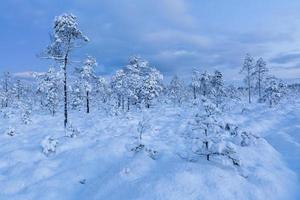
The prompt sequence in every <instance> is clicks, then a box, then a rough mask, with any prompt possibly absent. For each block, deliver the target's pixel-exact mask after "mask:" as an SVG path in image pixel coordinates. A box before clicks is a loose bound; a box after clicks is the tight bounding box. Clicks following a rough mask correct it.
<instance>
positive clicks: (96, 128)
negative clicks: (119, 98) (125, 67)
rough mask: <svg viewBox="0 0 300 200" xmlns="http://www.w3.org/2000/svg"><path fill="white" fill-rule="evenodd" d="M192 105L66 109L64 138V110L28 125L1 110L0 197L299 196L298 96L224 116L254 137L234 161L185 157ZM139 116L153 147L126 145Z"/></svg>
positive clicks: (35, 118) (164, 199) (286, 199)
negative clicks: (49, 148) (52, 144)
mask: <svg viewBox="0 0 300 200" xmlns="http://www.w3.org/2000/svg"><path fill="white" fill-rule="evenodd" d="M194 110H195V108H194V107H191V106H189V105H182V106H180V107H179V106H171V105H169V106H165V105H164V106H155V107H152V108H150V109H147V110H144V111H143V114H141V113H142V112H141V111H139V110H136V111H132V112H130V113H125V114H121V115H119V116H108V115H106V114H104V113H103V112H101V111H94V112H92V113H90V114H85V113H78V112H73V113H71V114H70V116H71V117H70V118H71V121H72V123H73V124H76V127H77V128H78V130H79V131H80V134H78V135H77V136H76V137H73V138H72V137H66V136H65V132H64V129H63V123H62V122H63V114H62V113H58V114H57V115H56V116H55V117H51V116H50V115H49V114H43V113H40V114H39V113H34V114H33V115H32V122H31V123H30V124H28V125H22V124H20V123H17V122H18V121H19V116H18V115H16V114H13V113H11V114H10V116H9V117H6V118H3V117H1V118H0V127H1V128H0V132H1V134H0V147H1V148H0V182H1V184H0V199H3V200H6V199H7V200H14V199H16V200H17V199H18V200H33V199H43V200H46V199H64V200H65V199H107V200H108V199H140V200H146V199H147V200H148V199H149V200H152V199H161V200H168V199H170V200H174V199H180V200H183V199H189V200H190V199H199V200H200V199H201V200H203V199H204V200H205V199H222V200H227V199H228V200H232V199H253V200H259V199H261V200H265V199H270V200H277V199H278V200H297V199H299V198H300V195H299V193H300V183H299V177H300V114H299V113H300V103H299V102H295V103H293V104H290V105H287V104H280V105H278V106H277V107H275V108H268V107H267V106H266V105H264V104H262V105H257V104H253V105H252V106H247V108H246V109H245V108H244V109H242V107H240V106H232V109H230V111H229V112H227V114H226V117H225V119H226V120H227V121H228V122H231V123H235V124H237V125H239V126H240V127H241V128H242V129H244V130H247V131H251V132H252V133H253V134H255V135H257V136H260V138H259V139H257V140H256V141H255V143H254V144H252V145H251V146H249V147H248V146H246V147H243V148H241V149H240V150H239V155H240V156H239V157H240V162H241V164H240V166H234V165H232V164H230V163H225V164H224V163H220V162H217V161H214V160H211V161H207V160H206V159H204V158H198V159H194V160H193V161H187V160H186V159H184V158H183V156H182V152H184V151H185V150H184V146H183V144H184V142H183V137H182V134H183V133H184V132H185V131H186V124H188V123H187V121H189V120H190V119H191V118H192V116H193V113H194ZM242 110H243V112H242ZM142 115H143V116H142ZM143 117H144V118H146V119H147V121H148V123H149V124H151V127H150V128H149V130H148V131H147V132H146V133H145V134H144V136H143V137H144V138H143V140H144V144H145V146H147V148H149V149H152V150H155V153H153V151H152V152H149V151H146V150H142V151H139V152H133V151H131V147H132V146H133V145H134V144H135V142H136V140H137V139H136V137H137V136H138V132H137V127H138V123H139V121H140V120H141V118H143ZM16 124H18V125H16ZM9 127H14V129H15V131H14V133H13V134H12V135H13V136H11V135H8V134H7V130H9ZM46 136H51V137H52V138H54V139H55V140H56V141H57V142H58V144H57V147H56V150H55V152H52V153H49V154H47V155H45V153H43V148H42V144H41V143H42V141H43V140H44V139H45V137H46Z"/></svg>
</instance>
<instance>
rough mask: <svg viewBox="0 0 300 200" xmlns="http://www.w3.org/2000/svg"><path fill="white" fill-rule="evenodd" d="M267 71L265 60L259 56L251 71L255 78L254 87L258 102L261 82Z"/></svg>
mask: <svg viewBox="0 0 300 200" xmlns="http://www.w3.org/2000/svg"><path fill="white" fill-rule="evenodd" d="M268 71H269V70H268V68H267V66H266V62H265V61H264V60H263V58H259V59H258V60H257V62H256V65H255V68H254V72H253V75H254V77H255V79H256V88H257V90H258V97H259V99H258V100H259V102H260V101H261V100H262V91H263V83H264V80H265V78H266V74H267V72H268Z"/></svg>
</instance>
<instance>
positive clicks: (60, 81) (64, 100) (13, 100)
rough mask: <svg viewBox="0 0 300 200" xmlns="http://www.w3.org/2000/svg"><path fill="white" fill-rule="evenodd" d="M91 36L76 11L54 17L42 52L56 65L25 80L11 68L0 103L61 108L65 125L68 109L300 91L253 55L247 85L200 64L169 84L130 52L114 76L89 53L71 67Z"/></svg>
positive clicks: (119, 108)
mask: <svg viewBox="0 0 300 200" xmlns="http://www.w3.org/2000/svg"><path fill="white" fill-rule="evenodd" d="M88 41H89V39H88V38H87V36H85V35H84V34H83V33H82V32H81V30H79V28H78V24H77V19H76V17H75V16H74V15H72V14H63V15H61V16H58V17H56V18H55V20H54V26H53V32H52V35H51V40H50V44H49V46H48V47H47V48H46V50H44V51H43V52H42V53H41V54H40V56H39V57H41V58H47V59H51V60H53V61H55V62H54V63H55V65H56V66H57V67H51V68H49V70H48V71H47V72H45V73H36V74H34V78H35V81H34V82H24V81H23V82H22V80H18V79H16V78H15V77H12V76H11V74H10V73H9V72H6V73H4V74H3V76H2V78H1V89H0V101H1V107H2V108H8V107H19V108H22V109H23V110H34V109H36V110H46V111H48V112H49V113H51V114H52V115H55V114H56V113H57V112H58V111H59V110H62V108H63V110H64V116H65V119H64V125H65V127H66V125H67V123H68V111H69V110H70V109H71V110H79V111H81V110H84V111H85V112H86V113H90V112H93V111H96V110H102V111H105V112H107V113H110V114H118V113H120V112H129V111H130V110H131V109H139V108H142V107H145V108H150V107H151V106H153V105H155V103H157V102H166V103H173V104H174V105H182V104H183V103H185V102H195V101H197V100H199V99H202V98H207V99H209V100H210V101H211V102H213V103H214V104H215V105H216V106H217V107H220V108H222V106H223V105H224V104H225V103H226V102H228V101H230V100H233V101H239V100H244V97H246V96H247V99H248V102H249V103H251V102H253V100H254V99H256V101H257V102H259V103H263V102H266V103H267V104H268V105H270V106H274V105H275V104H277V103H278V102H279V101H280V99H281V98H282V97H284V96H286V94H287V93H294V92H289V91H291V90H292V91H295V92H299V85H297V84H294V85H289V86H287V85H286V84H285V83H284V82H283V81H282V80H280V79H278V78H276V77H274V76H272V75H270V73H269V69H268V67H267V65H266V62H265V61H264V60H263V59H262V58H259V59H258V60H257V61H255V60H254V58H253V57H252V56H250V55H249V54H247V55H246V57H245V60H244V64H243V66H242V70H241V73H243V74H244V75H245V84H244V85H243V86H236V85H227V84H225V83H224V80H223V75H222V73H221V72H220V71H218V70H216V71H214V72H213V73H208V72H206V71H200V70H198V69H194V70H193V71H192V72H191V73H192V75H191V80H190V81H188V82H187V83H185V82H184V81H183V80H182V79H181V78H180V77H178V76H176V75H175V76H174V77H173V78H172V80H171V81H170V83H169V84H167V85H165V84H164V83H163V75H162V74H161V73H160V72H159V71H158V70H157V69H156V68H155V67H153V66H152V65H151V64H150V63H149V62H148V61H147V60H145V59H142V58H140V57H138V56H133V57H131V58H130V59H129V61H128V63H127V64H126V65H125V66H124V67H123V68H122V69H120V70H118V71H117V72H116V73H115V74H114V75H113V76H112V77H111V78H110V79H106V78H104V77H101V76H98V75H97V74H96V68H97V61H96V59H95V58H94V57H92V56H87V57H86V59H85V60H84V61H83V62H82V63H81V64H77V67H74V68H73V69H71V68H70V69H68V68H69V67H70V66H71V65H70V63H71V62H72V61H71V60H70V55H71V54H72V52H73V50H74V49H75V48H79V47H81V46H82V45H83V44H84V43H86V42H88ZM69 72H72V74H68V73H69ZM24 112H25V111H24ZM26 112H27V111H26ZM27 113H28V112H27Z"/></svg>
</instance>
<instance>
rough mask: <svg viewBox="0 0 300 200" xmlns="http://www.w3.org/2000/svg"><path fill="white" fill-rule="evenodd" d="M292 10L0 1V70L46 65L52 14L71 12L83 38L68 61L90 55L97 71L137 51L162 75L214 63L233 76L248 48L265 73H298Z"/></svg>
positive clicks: (240, 1) (182, 1) (133, 0)
mask: <svg viewBox="0 0 300 200" xmlns="http://www.w3.org/2000/svg"><path fill="white" fill-rule="evenodd" d="M299 10H300V1H299V0H288V1H287V0H47V1H46V0H3V1H1V4H0V27H1V29H0V38H1V44H0V55H1V56H0V58H1V59H0V72H3V71H10V72H12V73H15V74H16V75H18V76H23V75H24V76H25V75H26V74H27V73H28V72H30V71H37V72H43V71H46V70H47V69H48V68H49V67H50V66H53V65H54V63H52V62H50V61H49V60H44V59H40V58H38V57H37V54H39V53H40V52H42V51H43V49H45V48H46V46H47V45H48V44H49V42H50V41H49V34H50V33H51V28H52V25H53V20H54V17H55V16H57V15H60V14H62V13H73V14H74V15H76V16H77V17H78V23H79V27H80V29H81V30H82V32H83V33H84V34H85V35H87V36H88V37H89V38H90V42H89V43H88V44H86V45H85V46H84V47H82V48H81V49H77V50H75V51H74V52H73V53H72V59H73V60H74V61H82V60H83V59H84V58H85V57H86V56H87V55H92V56H94V57H96V59H97V61H98V64H99V66H98V69H97V72H98V74H99V75H110V74H113V73H114V72H115V71H116V70H117V69H119V68H121V67H122V66H124V65H126V63H127V62H128V58H129V57H130V56H132V55H139V56H141V57H143V58H145V59H147V60H149V62H150V64H151V65H153V66H155V67H156V68H158V69H159V70H160V71H162V73H163V74H165V75H166V76H172V75H174V74H177V75H179V76H183V77H189V76H190V75H191V71H192V69H193V68H197V69H199V70H208V71H212V70H215V69H218V70H221V71H222V72H223V73H224V77H225V79H228V80H239V79H240V78H241V76H240V75H239V71H240V68H241V66H242V63H243V58H244V57H245V54H246V53H250V54H251V55H252V56H253V57H254V58H255V59H258V58H259V57H263V58H264V59H265V60H266V61H267V65H268V66H269V67H270V69H271V73H272V74H274V75H276V76H278V77H280V78H283V79H295V78H300V12H299ZM77 63H78V65H79V64H80V62H77ZM75 65H76V64H75Z"/></svg>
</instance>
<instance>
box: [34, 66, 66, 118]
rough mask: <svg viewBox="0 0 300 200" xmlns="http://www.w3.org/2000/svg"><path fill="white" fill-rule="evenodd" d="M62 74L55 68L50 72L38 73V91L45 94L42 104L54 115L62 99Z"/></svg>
mask: <svg viewBox="0 0 300 200" xmlns="http://www.w3.org/2000/svg"><path fill="white" fill-rule="evenodd" d="M61 75H62V74H61V73H60V71H56V70H55V69H54V68H50V69H49V70H48V72H46V73H44V74H40V75H37V76H36V78H37V80H38V91H40V93H41V95H42V96H43V102H42V106H43V107H45V108H46V109H47V110H49V111H50V112H51V114H52V115H53V116H54V115H55V113H56V111H57V108H58V106H59V101H60V98H59V97H60V91H61V90H60V86H61V83H62V76H61Z"/></svg>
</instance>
